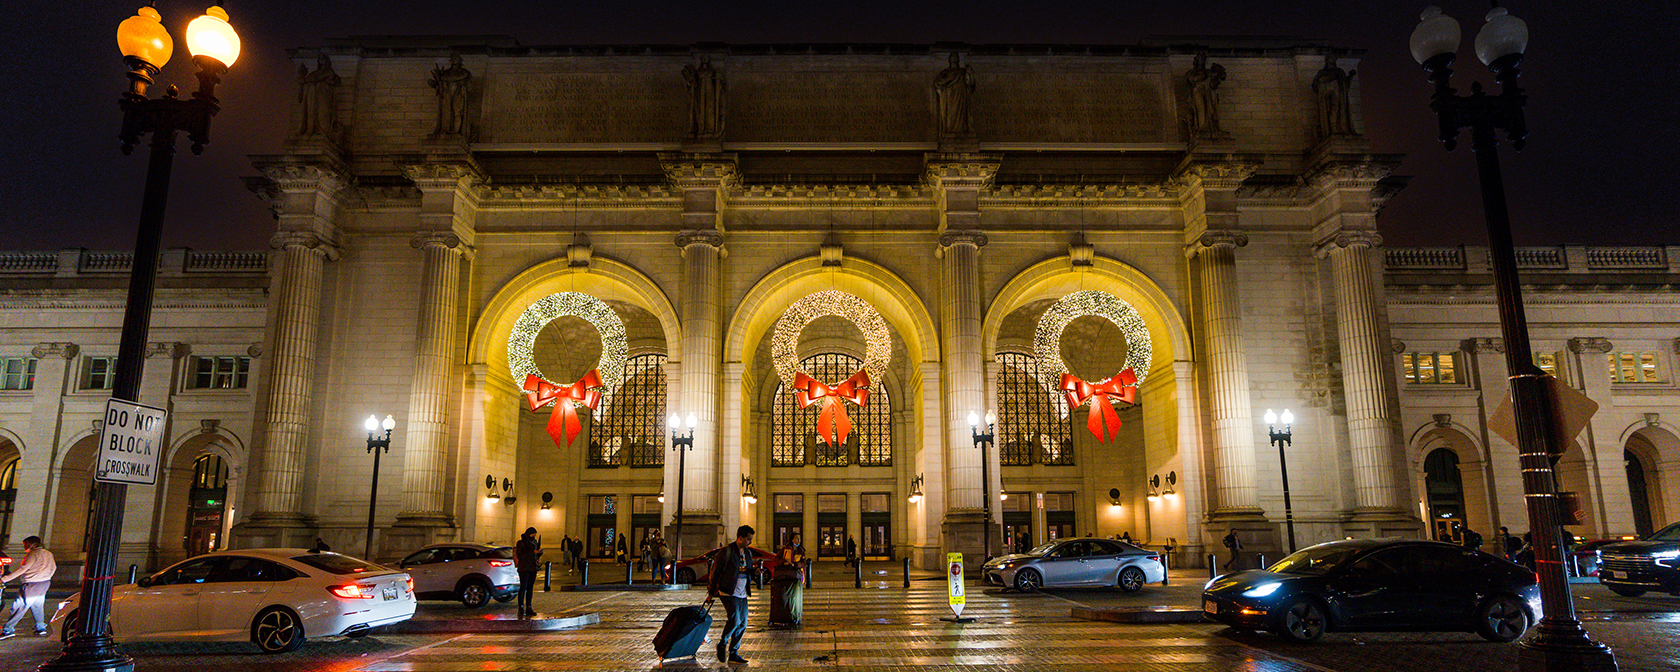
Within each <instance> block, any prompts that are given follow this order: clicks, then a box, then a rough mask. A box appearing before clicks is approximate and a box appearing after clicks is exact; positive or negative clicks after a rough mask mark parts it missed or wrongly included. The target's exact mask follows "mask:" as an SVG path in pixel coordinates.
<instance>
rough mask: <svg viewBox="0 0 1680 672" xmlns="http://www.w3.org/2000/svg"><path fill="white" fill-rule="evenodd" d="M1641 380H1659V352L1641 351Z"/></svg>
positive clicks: (1644, 381)
mask: <svg viewBox="0 0 1680 672" xmlns="http://www.w3.org/2000/svg"><path fill="white" fill-rule="evenodd" d="M1639 382H1642V383H1654V382H1657V353H1654V352H1641V353H1639Z"/></svg>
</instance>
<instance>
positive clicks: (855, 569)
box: [852, 549, 863, 588]
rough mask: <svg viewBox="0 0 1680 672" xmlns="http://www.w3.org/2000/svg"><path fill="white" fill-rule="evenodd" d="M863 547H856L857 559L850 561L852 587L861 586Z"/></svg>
mask: <svg viewBox="0 0 1680 672" xmlns="http://www.w3.org/2000/svg"><path fill="white" fill-rule="evenodd" d="M862 550H863V549H858V551H859V552H858V557H857V560H855V561H853V562H852V587H853V588H862V587H863V553H862Z"/></svg>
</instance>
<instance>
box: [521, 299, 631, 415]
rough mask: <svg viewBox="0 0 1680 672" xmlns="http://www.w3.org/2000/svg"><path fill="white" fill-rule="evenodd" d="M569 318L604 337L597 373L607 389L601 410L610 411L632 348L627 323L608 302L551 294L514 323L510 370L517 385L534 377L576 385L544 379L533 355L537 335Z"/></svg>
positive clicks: (553, 381)
mask: <svg viewBox="0 0 1680 672" xmlns="http://www.w3.org/2000/svg"><path fill="white" fill-rule="evenodd" d="M567 316H571V317H576V318H579V319H582V320H583V321H585V322H588V323H589V324H590V326H593V327H595V331H596V332H598V333H600V335H601V359H600V360H599V361H597V362H596V363H595V370H596V371H599V372H600V375H601V384H602V385H604V386H605V387H606V390H605V391H603V392H602V393H601V401H602V403H601V404H600V405H599V408H608V407H609V406H610V404H611V401H612V395H613V392H615V391H617V390H618V386H619V383H621V382H623V379H624V361H625V359H626V356H627V355H628V353H629V350H630V346H629V342H628V341H627V340H626V338H625V335H624V321H623V320H621V319H619V318H618V313H616V312H614V311H613V309H612V306H608V305H607V302H605V301H602V300H600V299H597V298H595V297H593V296H590V295H588V294H584V293H582V292H560V293H558V294H550V295H548V296H545V297H543V298H541V299H538V300H537V301H536V302H535V303H532V304H531V305H530V307H528V308H526V309H525V312H524V313H521V314H520V315H519V321H518V322H515V323H514V325H513V334H511V335H509V336H508V370H509V371H512V372H513V379H514V380H515V381H524V380H525V377H526V376H528V375H532V374H535V375H537V376H539V377H541V378H542V379H543V380H547V381H548V382H550V383H554V384H555V385H571V384H572V383H573V382H576V381H570V380H554V379H552V378H549V377H548V376H544V375H543V372H542V370H541V369H539V368H537V361H536V358H535V353H534V352H533V348H534V347H535V346H536V342H537V334H538V333H539V332H541V331H542V330H543V327H546V326H548V323H550V322H553V321H555V320H557V319H559V318H562V317H567Z"/></svg>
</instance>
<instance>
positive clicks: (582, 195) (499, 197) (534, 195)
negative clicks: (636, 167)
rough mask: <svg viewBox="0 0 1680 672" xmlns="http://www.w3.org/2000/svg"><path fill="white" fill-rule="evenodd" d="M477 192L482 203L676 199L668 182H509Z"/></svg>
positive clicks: (600, 204) (613, 204) (664, 202)
mask: <svg viewBox="0 0 1680 672" xmlns="http://www.w3.org/2000/svg"><path fill="white" fill-rule="evenodd" d="M479 194H480V196H479V201H480V204H481V205H500V204H507V205H519V204H521V203H519V202H530V201H544V202H549V201H564V202H569V203H572V204H576V205H579V206H587V207H591V208H625V207H631V208H649V207H669V206H671V205H674V204H676V203H677V199H678V198H679V196H678V194H677V193H676V192H675V191H673V190H672V188H671V185H668V184H541V185H539V184H508V185H492V186H487V187H484V188H482V189H480V190H479ZM510 202H511V203H510Z"/></svg>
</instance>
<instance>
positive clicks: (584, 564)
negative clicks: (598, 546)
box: [578, 558, 589, 586]
mask: <svg viewBox="0 0 1680 672" xmlns="http://www.w3.org/2000/svg"><path fill="white" fill-rule="evenodd" d="M578 564H579V565H581V568H579V569H578V571H579V572H582V577H583V578H582V581H583V585H585V586H587V585H589V559H588V558H584V559H580V560H578Z"/></svg>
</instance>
